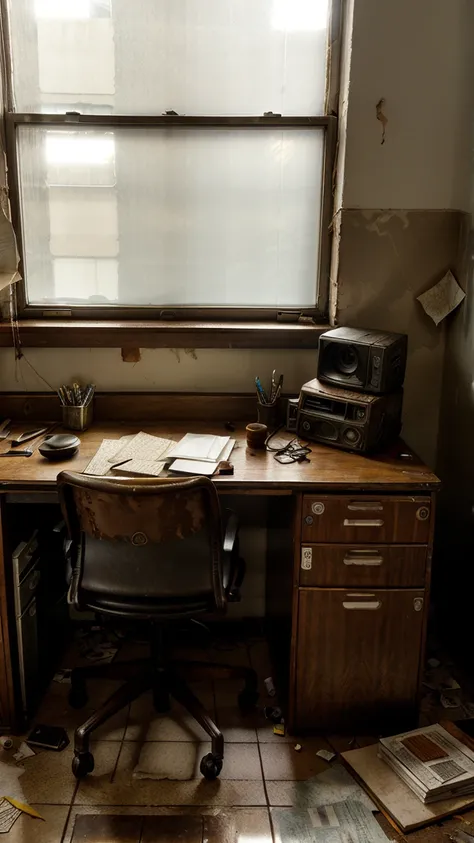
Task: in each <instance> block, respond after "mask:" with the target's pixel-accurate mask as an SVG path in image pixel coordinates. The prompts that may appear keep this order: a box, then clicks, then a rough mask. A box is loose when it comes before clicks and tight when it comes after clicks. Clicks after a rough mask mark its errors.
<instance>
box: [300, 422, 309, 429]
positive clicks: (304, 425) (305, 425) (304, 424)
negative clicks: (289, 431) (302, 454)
mask: <svg viewBox="0 0 474 843" xmlns="http://www.w3.org/2000/svg"><path fill="white" fill-rule="evenodd" d="M302 427H303V430H311V425H310V423H309V422H308V421H305V422H303V424H302Z"/></svg>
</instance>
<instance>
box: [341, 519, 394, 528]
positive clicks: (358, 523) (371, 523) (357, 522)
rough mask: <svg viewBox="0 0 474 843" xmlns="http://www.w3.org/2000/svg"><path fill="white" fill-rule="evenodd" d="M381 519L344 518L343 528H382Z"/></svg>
mask: <svg viewBox="0 0 474 843" xmlns="http://www.w3.org/2000/svg"><path fill="white" fill-rule="evenodd" d="M383 524H384V522H383V521H382V519H381V518H372V519H368V518H367V519H366V518H344V527H383Z"/></svg>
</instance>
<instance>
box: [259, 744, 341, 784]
mask: <svg viewBox="0 0 474 843" xmlns="http://www.w3.org/2000/svg"><path fill="white" fill-rule="evenodd" d="M302 746H303V748H302V750H301V752H297V751H296V750H295V749H294V746H293V745H291V744H288V743H281V744H280V746H278V745H277V744H273V743H267V744H260V747H259V749H260V754H261V758H262V765H263V774H264V776H265V780H266V781H303V780H305V779H309V778H311V777H312V776H316V775H317V774H318V773H322V772H323V771H324V770H327V769H328V763H327V761H324V759H322V758H320V757H319V756H318V755H316V752H317V750H318V749H326V750H328V751H329V752H331V751H332V750H331V747H330V746H329V744H328V743H327V742H326V741H325V740H324V739H323V738H311V739H309V740H306V741H305V742H304V743H303V745H302Z"/></svg>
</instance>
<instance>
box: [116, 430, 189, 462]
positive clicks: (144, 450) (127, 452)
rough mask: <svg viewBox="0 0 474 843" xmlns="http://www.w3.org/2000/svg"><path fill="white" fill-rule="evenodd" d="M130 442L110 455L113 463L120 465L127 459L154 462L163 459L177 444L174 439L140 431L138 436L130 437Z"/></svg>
mask: <svg viewBox="0 0 474 843" xmlns="http://www.w3.org/2000/svg"><path fill="white" fill-rule="evenodd" d="M128 440H129V441H128V442H126V443H125V444H124V446H123V447H122V448H119V449H118V450H117V452H116V453H115V454H112V455H111V456H110V457H109V463H110V464H111V465H118V464H119V463H124V462H126V461H127V460H145V461H146V462H148V463H154V462H157V461H158V460H163V459H164V457H165V456H166V454H167V452H168V451H170V450H171V448H173V447H174V446H175V445H176V442H174V440H172V439H160V437H159V436H151V435H150V434H149V433H144V432H143V431H140V433H137V434H136V436H131V437H128Z"/></svg>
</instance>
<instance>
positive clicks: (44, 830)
mask: <svg viewBox="0 0 474 843" xmlns="http://www.w3.org/2000/svg"><path fill="white" fill-rule="evenodd" d="M30 804H31V803H30ZM31 807H32V808H34V809H35V811H38V814H41V816H42V817H43V819H44V822H43V820H37V819H33V818H32V817H29V816H27V814H21V816H20V817H18V819H17V821H16V822H15V824H14V826H13V828H12V829H11V831H9V833H8V834H2V837H1V839H2V841H4V843H32V841H34V843H61V840H62V837H63V832H64V828H65V825H66V820H67V815H68V812H69V807H68V806H66V805H32V806H31Z"/></svg>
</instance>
